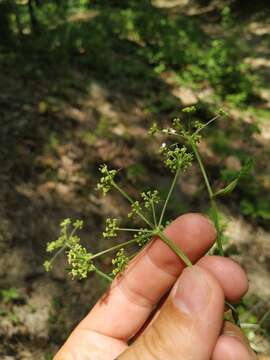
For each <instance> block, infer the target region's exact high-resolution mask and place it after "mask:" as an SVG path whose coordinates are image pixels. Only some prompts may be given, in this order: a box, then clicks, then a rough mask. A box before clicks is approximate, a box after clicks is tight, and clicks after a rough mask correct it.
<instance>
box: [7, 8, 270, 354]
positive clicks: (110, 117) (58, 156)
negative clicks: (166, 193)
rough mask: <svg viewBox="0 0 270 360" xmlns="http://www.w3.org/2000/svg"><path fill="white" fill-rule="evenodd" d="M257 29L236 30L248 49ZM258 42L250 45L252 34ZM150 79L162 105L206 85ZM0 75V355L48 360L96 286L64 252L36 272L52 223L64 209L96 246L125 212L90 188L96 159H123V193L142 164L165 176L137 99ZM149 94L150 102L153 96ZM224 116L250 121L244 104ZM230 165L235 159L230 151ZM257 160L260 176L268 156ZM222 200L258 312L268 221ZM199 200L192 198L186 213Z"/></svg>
mask: <svg viewBox="0 0 270 360" xmlns="http://www.w3.org/2000/svg"><path fill="white" fill-rule="evenodd" d="M173 5H175V4H173ZM184 5H185V4H184ZM264 25H265V26H264V27H263V26H261V24H260V23H257V22H256V21H254V22H252V23H251V24H250V27H249V28H250V32H249V34H247V36H249V37H250V44H252V46H253V44H254V41H255V40H256V38H258V37H260V36H263V31H266V27H267V26H269V24H267V23H265V24H264ZM257 46H258V47H259V46H261V43H260V42H258V41H257ZM261 47H262V49H261V51H260V52H259V51H258V52H257V53H260V54H261V55H260V56H258V57H257V58H256V59H255V58H253V57H252V56H250V58H249V59H248V61H250V62H251V63H252V64H253V65H254V68H256V69H258V71H261V72H263V73H264V74H265V78H267V76H269V74H270V71H269V69H270V64H269V54H268V55H266V54H265V53H264V50H265V49H263V46H261ZM267 56H268V58H267ZM91 76H92V78H91ZM165 80H166V81H165ZM160 81H161V82H162V86H161V87H162V89H163V90H162V91H163V92H167V93H168V99H169V100H170V101H171V102H172V104H179V102H181V104H183V105H189V104H192V103H193V102H194V101H195V100H197V99H202V98H205V91H206V90H204V91H201V92H196V91H195V90H191V89H187V88H185V87H180V88H179V87H175V86H174V84H173V81H170V78H169V77H168V78H167V79H161V80H160ZM0 83H1V87H2V89H3V91H1V93H0V119H1V120H0V121H1V130H0V163H1V171H0V250H1V255H0V288H1V289H5V290H7V289H9V293H8V294H6V295H5V296H2V300H1V302H0V322H1V325H0V358H1V359H3V360H28V359H35V360H39V359H40V360H41V359H44V360H48V359H51V358H52V354H53V353H54V352H55V351H56V349H57V348H58V347H59V344H61V343H62V342H63V341H64V339H65V338H66V336H67V334H69V333H70V331H71V329H72V328H73V327H74V326H75V325H76V324H77V323H78V321H79V320H80V319H81V318H82V317H83V316H85V314H86V313H87V311H88V310H89V309H90V308H91V306H92V305H93V304H94V303H95V301H96V300H97V298H98V297H99V296H100V294H101V293H102V291H103V290H104V289H105V286H106V284H105V283H103V282H101V281H100V280H99V279H96V278H90V279H88V280H85V281H73V280H71V279H69V278H68V277H67V275H66V272H65V267H66V264H65V261H64V259H59V261H58V263H57V266H56V267H55V269H54V270H53V271H52V273H49V274H47V273H45V272H44V269H43V266H42V264H43V261H44V259H45V248H46V243H47V242H48V241H50V240H52V239H54V238H55V237H56V236H57V234H58V224H59V222H60V221H61V220H62V219H63V218H65V217H71V218H82V219H84V220H85V223H86V226H85V229H84V230H83V232H82V238H83V239H84V240H85V241H87V243H88V244H90V245H89V246H91V247H93V248H94V249H102V248H104V242H102V241H98V242H97V241H96V240H95V239H98V238H99V234H100V233H101V232H102V229H103V225H104V224H103V223H104V217H106V216H108V215H110V216H119V215H120V216H121V215H124V214H125V213H126V212H127V211H128V207H127V205H126V204H125V203H124V202H121V200H119V198H118V197H117V196H114V195H110V196H108V197H107V198H102V197H100V196H99V194H98V193H97V191H96V190H95V187H96V183H97V179H98V171H97V168H98V165H99V164H100V163H102V162H109V163H110V164H112V165H113V166H115V167H117V168H121V167H125V168H127V167H128V166H131V169H132V171H130V172H129V173H128V174H129V175H128V176H130V179H129V183H128V184H127V185H128V186H129V190H130V191H131V192H132V191H133V192H135V190H134V185H135V184H139V186H141V185H142V184H143V183H146V182H151V181H152V176H153V171H154V174H155V176H156V179H157V180H156V182H157V183H158V184H161V185H162V184H163V183H166V182H167V181H168V178H167V176H166V175H164V173H163V172H162V171H160V170H159V168H158V167H157V168H156V167H154V166H152V162H153V156H152V153H153V145H151V144H149V141H148V138H147V128H148V126H149V125H150V120H151V119H149V116H148V112H147V111H146V110H145V107H146V106H145V99H143V98H141V97H140V96H135V97H134V96H129V95H128V94H125V93H124V92H123V91H122V90H119V91H118V89H117V88H116V89H115V88H111V87H109V86H108V87H107V86H105V85H104V83H102V82H99V81H98V80H97V79H96V78H95V76H93V74H91V73H88V74H84V73H82V72H80V70H79V69H76V68H74V69H72V70H71V75H70V77H69V79H62V80H59V79H52V78H50V79H46V77H43V78H40V77H33V78H32V79H31V78H29V77H24V76H23V74H21V73H20V74H16V72H14V68H13V67H12V66H8V65H7V64H5V65H0ZM154 96H155V101H157V102H158V97H159V94H158V93H157V92H156V93H155V94H154ZM263 96H264V98H265V99H266V105H265V109H266V110H267V111H269V112H270V92H269V91H268V90H267V89H265V90H264V92H263ZM206 97H207V96H206ZM267 101H268V103H267ZM164 116H165V115H164ZM231 116H233V117H234V118H237V117H239V116H241V117H243V118H244V121H245V122H246V123H250V121H252V117H250V115H249V114H245V112H244V111H242V112H239V113H237V112H234V113H232V114H231ZM260 126H261V129H262V131H261V133H260V134H255V135H254V139H253V140H254V141H256V147H257V149H258V157H261V158H262V159H267V158H268V156H269V139H270V128H269V121H268V122H267V121H264V122H262V123H261V125H260ZM204 153H205V155H206V157H207V158H208V162H209V164H210V165H211V164H215V162H216V161H218V159H216V158H215V155H213V154H211V152H210V153H209V151H208V149H207V148H205V151H204ZM268 159H269V158H268ZM231 162H232V163H234V164H235V159H231ZM135 163H141V164H142V165H141V166H140V167H136V166H135V165H134V164H135ZM232 166H234V165H232ZM265 167H266V169H264V170H265V174H266V175H267V167H268V170H269V171H270V168H269V164H266V165H265ZM198 181H200V180H198V178H197V177H196V176H194V177H193V178H192V179H190V183H189V186H187V185H186V182H180V184H179V189H178V191H179V194H183V197H184V198H185V197H188V196H189V194H190V193H192V191H193V190H192V189H193V188H192V186H193V187H195V188H196V187H197V186H198ZM268 181H269V178H268ZM192 184H193V185H192ZM269 189H270V182H269V183H268V190H269ZM181 196H182V195H181ZM119 201H120V202H119ZM222 206H224V214H226V218H227V222H228V225H227V228H226V234H227V236H228V237H229V238H230V240H229V242H228V244H227V247H228V249H231V251H233V252H234V254H235V255H233V257H234V258H235V259H236V260H237V261H239V262H240V263H241V265H242V266H243V267H244V268H245V270H246V271H247V274H248V277H249V280H250V290H249V294H248V296H249V298H250V299H252V300H251V302H252V304H251V305H250V313H254V312H255V313H256V311H258V312H259V313H260V314H261V313H262V312H264V311H265V312H266V311H268V310H269V303H270V286H269V272H270V231H269V227H268V228H267V227H265V226H263V225H257V224H255V223H253V222H250V221H248V220H247V218H245V217H243V216H242V215H239V214H238V213H237V208H235V207H233V208H231V207H230V206H229V205H228V204H223V205H222ZM203 208H204V204H203V202H202V203H200V201H198V202H197V203H196V205H195V209H194V210H195V211H197V210H200V209H203ZM185 209H188V210H190V209H191V210H192V209H193V208H190V206H188V205H187V206H185V207H184V209H182V207H181V206H179V205H178V204H177V203H176V204H172V212H174V213H177V212H182V211H183V210H185ZM103 265H104V266H105V267H106V266H107V265H108V263H106V261H105V263H104V264H103ZM246 316H247V322H248V314H247V315H246ZM251 336H252V334H251ZM251 341H252V344H253V345H254V348H255V349H256V351H258V353H260V354H264V357H261V359H269V357H267V356H268V355H270V344H269V343H268V340H267V337H266V336H264V335H263V334H257V333H256V332H254V338H253V339H251ZM262 356H263V355H262Z"/></svg>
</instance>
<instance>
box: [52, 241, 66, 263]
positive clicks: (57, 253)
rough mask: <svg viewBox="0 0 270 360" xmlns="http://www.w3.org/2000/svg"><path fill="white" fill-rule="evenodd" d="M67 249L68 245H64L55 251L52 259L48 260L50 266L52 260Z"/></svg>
mask: <svg viewBox="0 0 270 360" xmlns="http://www.w3.org/2000/svg"><path fill="white" fill-rule="evenodd" d="M67 247H68V244H65V245H64V246H62V247H61V248H60V249H59V250H57V251H56V253H55V254H54V255H53V257H52V258H51V259H50V263H51V264H52V263H53V262H54V260H55V259H56V258H57V257H58V255H60V254H61V253H62V252H63V251H64V250H65V249H66V248H67Z"/></svg>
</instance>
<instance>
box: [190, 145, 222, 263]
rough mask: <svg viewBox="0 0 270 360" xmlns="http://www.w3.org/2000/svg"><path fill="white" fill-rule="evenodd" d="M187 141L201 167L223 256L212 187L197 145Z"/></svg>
mask: <svg viewBox="0 0 270 360" xmlns="http://www.w3.org/2000/svg"><path fill="white" fill-rule="evenodd" d="M189 143H190V145H191V147H192V150H193V152H194V154H195V157H196V159H197V161H198V164H199V167H200V169H201V173H202V176H203V179H204V182H205V185H206V188H207V191H208V195H209V198H210V202H211V209H212V216H213V221H214V224H215V227H216V230H217V246H218V251H219V254H220V255H221V256H223V255H224V250H223V246H222V239H221V229H220V223H219V214H218V209H217V204H216V201H215V199H214V197H213V195H214V193H213V190H212V187H211V185H210V181H209V179H208V176H207V173H206V170H205V167H204V164H203V162H202V159H201V156H200V154H199V151H198V149H197V146H196V144H194V142H193V141H192V140H191V139H189Z"/></svg>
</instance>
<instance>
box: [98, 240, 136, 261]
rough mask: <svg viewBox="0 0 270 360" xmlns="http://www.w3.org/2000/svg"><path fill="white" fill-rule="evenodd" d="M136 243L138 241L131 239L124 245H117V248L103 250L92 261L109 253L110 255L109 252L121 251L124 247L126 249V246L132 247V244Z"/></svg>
mask: <svg viewBox="0 0 270 360" xmlns="http://www.w3.org/2000/svg"><path fill="white" fill-rule="evenodd" d="M136 241H137V239H131V240H129V241H126V242H123V243H121V244H118V245H115V246H113V247H111V248H109V249H106V250H103V251H100V252H98V253H96V254H94V255H93V256H92V258H91V259H95V258H97V257H99V256H101V255H104V254H107V253H109V252H111V251H114V250H117V249H120V248H122V247H124V246H127V245H130V244H133V243H135V242H136Z"/></svg>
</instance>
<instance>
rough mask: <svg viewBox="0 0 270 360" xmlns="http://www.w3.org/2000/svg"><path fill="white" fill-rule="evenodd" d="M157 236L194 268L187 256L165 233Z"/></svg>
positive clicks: (158, 233) (159, 233)
mask: <svg viewBox="0 0 270 360" xmlns="http://www.w3.org/2000/svg"><path fill="white" fill-rule="evenodd" d="M157 235H158V236H159V237H160V238H161V240H163V241H164V242H165V244H166V245H168V246H169V248H170V249H171V250H172V251H173V252H174V253H175V254H176V255H177V256H178V257H179V258H180V259H181V260H182V261H183V262H184V263H185V264H186V265H187V266H192V262H191V261H190V260H189V258H188V257H187V255H186V254H185V253H184V252H183V251H182V250H181V249H180V248H179V247H178V246H177V245H176V244H175V243H174V242H173V241H172V240H171V239H169V238H168V237H167V236H166V235H165V234H164V233H163V232H161V231H159V232H157Z"/></svg>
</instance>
